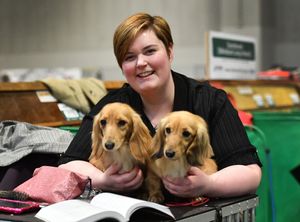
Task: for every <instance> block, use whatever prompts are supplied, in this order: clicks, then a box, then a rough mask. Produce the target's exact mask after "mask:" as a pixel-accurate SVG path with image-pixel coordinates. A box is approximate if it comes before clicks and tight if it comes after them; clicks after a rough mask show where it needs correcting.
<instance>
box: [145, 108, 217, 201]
mask: <svg viewBox="0 0 300 222" xmlns="http://www.w3.org/2000/svg"><path fill="white" fill-rule="evenodd" d="M151 156H152V159H151V161H150V162H149V163H148V164H149V166H148V168H149V169H148V175H147V177H146V186H147V189H148V193H149V197H148V200H150V201H153V202H163V201H164V196H163V193H162V189H161V186H162V184H161V180H160V178H161V177H164V176H171V177H184V176H186V174H187V171H188V170H189V168H190V166H198V167H199V168H200V169H201V170H203V171H204V172H205V173H207V174H212V173H214V172H216V171H217V165H216V163H215V161H214V160H213V159H212V157H213V150H212V147H211V145H210V141H209V134H208V129H207V124H206V122H205V120H204V119H202V118H201V117H200V116H198V115H194V114H192V113H190V112H187V111H176V112H172V113H170V114H168V115H167V116H166V117H165V118H163V119H162V120H161V121H160V123H159V125H158V128H157V132H156V135H155V136H154V138H153V141H152V145H151Z"/></svg>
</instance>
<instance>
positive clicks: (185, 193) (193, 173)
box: [163, 167, 210, 198]
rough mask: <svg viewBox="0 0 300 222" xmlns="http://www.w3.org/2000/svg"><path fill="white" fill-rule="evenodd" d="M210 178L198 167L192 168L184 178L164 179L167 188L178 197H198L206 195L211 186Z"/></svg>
mask: <svg viewBox="0 0 300 222" xmlns="http://www.w3.org/2000/svg"><path fill="white" fill-rule="evenodd" d="M209 180H210V178H209V176H208V175H206V174H205V173H204V172H202V171H201V170H200V169H199V168H197V167H191V168H190V170H189V171H188V175H187V176H186V177H184V178H174V177H164V178H163V184H164V186H165V188H166V189H167V190H168V191H169V192H170V193H171V194H173V195H175V196H178V197H185V198H191V197H198V196H201V195H203V194H205V193H206V187H207V186H209V183H210V182H209Z"/></svg>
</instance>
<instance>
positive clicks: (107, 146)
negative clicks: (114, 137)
mask: <svg viewBox="0 0 300 222" xmlns="http://www.w3.org/2000/svg"><path fill="white" fill-rule="evenodd" d="M104 146H105V148H106V149H107V150H112V149H113V148H114V147H115V143H114V142H110V141H108V142H106V143H105V144H104Z"/></svg>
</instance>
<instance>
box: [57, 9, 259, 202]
mask: <svg viewBox="0 0 300 222" xmlns="http://www.w3.org/2000/svg"><path fill="white" fill-rule="evenodd" d="M113 42H114V53H115V56H116V59H117V61H118V64H119V66H120V68H121V69H122V72H123V74H124V76H125V78H126V80H127V82H128V84H126V85H124V87H122V88H121V89H118V90H115V91H113V92H110V93H109V94H108V95H107V96H105V97H104V98H103V99H102V100H101V101H100V102H99V103H98V104H97V105H96V106H95V107H94V108H93V109H92V111H91V112H90V113H89V114H88V115H87V116H85V118H84V120H83V122H82V125H81V127H80V130H79V132H78V133H77V135H76V136H75V138H74V140H73V141H72V143H71V144H70V146H69V148H68V150H67V151H66V153H65V154H64V155H63V156H62V158H61V161H60V163H61V164H62V165H60V167H63V168H66V169H69V170H73V171H75V172H79V173H82V174H86V175H88V176H89V177H90V178H91V179H92V183H93V187H94V188H98V189H101V190H107V191H118V192H127V191H132V190H134V189H137V188H138V187H139V186H140V185H141V184H142V182H143V175H142V172H141V170H140V169H138V168H136V169H134V170H132V171H130V172H127V173H123V174H119V173H118V170H119V169H118V166H114V165H113V166H111V167H109V168H108V169H107V170H106V171H105V172H101V171H99V170H98V169H96V168H95V167H94V166H92V165H91V164H90V163H88V162H87V159H88V157H89V154H90V152H91V138H90V135H91V130H92V121H93V116H94V115H96V114H97V113H98V112H99V111H100V109H101V108H102V107H103V106H104V105H105V104H107V103H110V102H115V101H119V102H124V103H127V104H129V105H131V106H132V107H133V108H134V109H135V110H136V111H137V112H138V113H139V114H140V115H141V117H142V119H143V121H144V123H145V124H146V125H147V127H148V128H149V130H150V132H151V133H152V135H154V134H155V126H156V125H157V124H158V122H159V121H160V119H162V118H163V117H164V116H165V115H166V114H167V113H169V112H172V111H176V110H187V111H190V112H192V113H195V114H198V115H200V116H201V117H202V118H204V119H205V120H206V121H207V123H208V126H209V132H210V138H211V144H212V147H213V149H214V154H215V158H216V161H217V164H218V168H219V171H218V172H216V173H214V174H212V175H209V176H208V175H206V174H204V173H203V172H202V171H201V170H200V169H198V168H196V167H191V168H190V170H189V174H188V176H187V177H186V178H184V179H178V178H163V184H164V186H165V188H166V189H167V190H168V191H169V192H170V193H172V194H173V195H176V196H179V197H195V196H199V195H201V196H210V197H228V196H236V195H243V194H247V193H254V192H255V191H256V188H257V187H258V185H259V183H260V179H261V169H260V166H261V163H260V161H259V158H258V156H257V153H256V149H255V148H254V147H253V146H252V145H251V144H250V142H249V139H248V137H247V135H246V132H245V130H244V128H243V125H242V123H241V121H240V119H239V117H238V114H237V111H236V110H235V109H234V108H233V107H232V105H231V103H230V102H229V100H228V98H227V97H226V93H225V92H224V91H222V90H219V89H215V88H213V87H211V86H210V85H209V84H207V83H200V82H198V81H196V80H193V79H190V78H188V77H186V76H184V75H181V74H179V73H176V72H174V71H173V70H171V64H172V61H173V57H174V54H173V39H172V36H171V31H170V28H169V25H168V23H167V22H166V21H165V20H164V19H163V18H161V17H159V16H150V15H149V14H146V13H138V14H135V15H132V16H130V17H128V18H127V19H126V20H124V21H123V22H122V23H121V24H120V25H119V26H118V28H117V29H116V31H115V34H114V41H113Z"/></svg>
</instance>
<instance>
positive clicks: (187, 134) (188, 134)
mask: <svg viewBox="0 0 300 222" xmlns="http://www.w3.org/2000/svg"><path fill="white" fill-rule="evenodd" d="M190 135H191V133H190V132H189V131H183V132H182V136H183V137H185V138H187V137H189V136H190Z"/></svg>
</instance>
